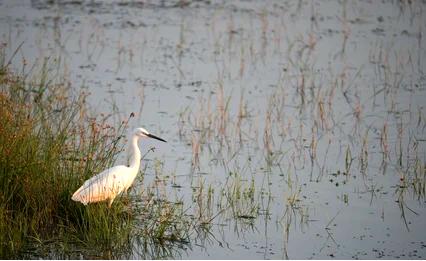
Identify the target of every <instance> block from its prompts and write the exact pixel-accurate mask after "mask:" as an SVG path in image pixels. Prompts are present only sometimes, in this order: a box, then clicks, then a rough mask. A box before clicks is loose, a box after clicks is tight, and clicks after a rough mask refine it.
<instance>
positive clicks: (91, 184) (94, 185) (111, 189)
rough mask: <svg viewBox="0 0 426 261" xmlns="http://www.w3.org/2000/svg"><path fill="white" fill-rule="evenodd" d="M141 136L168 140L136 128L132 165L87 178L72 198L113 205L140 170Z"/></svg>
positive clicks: (132, 139) (85, 201) (133, 140)
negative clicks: (105, 202)
mask: <svg viewBox="0 0 426 261" xmlns="http://www.w3.org/2000/svg"><path fill="white" fill-rule="evenodd" d="M140 138H154V139H157V140H160V141H163V142H166V141H165V140H163V139H162V138H159V137H157V136H155V135H152V134H150V133H149V132H148V131H147V130H145V129H144V128H137V129H135V131H134V132H133V135H132V138H131V140H130V142H131V151H132V157H131V161H130V166H129V167H127V166H124V165H119V166H115V167H112V168H109V169H107V170H104V171H102V172H101V173H99V174H98V175H96V176H94V177H92V178H90V179H88V180H86V181H85V182H84V184H83V185H82V186H81V187H80V188H79V189H77V191H76V192H75V193H74V194H73V195H72V198H71V199H72V200H74V201H79V202H81V203H83V204H84V205H87V204H88V203H93V202H99V201H106V200H108V206H109V207H111V205H112V202H113V201H114V199H115V197H116V196H117V195H118V194H120V193H121V192H123V191H124V192H125V193H126V192H127V190H128V189H129V187H130V186H131V185H132V184H133V181H134V180H135V178H136V175H137V174H138V172H139V167H140V162H141V152H140V150H139V146H138V141H139V139H140Z"/></svg>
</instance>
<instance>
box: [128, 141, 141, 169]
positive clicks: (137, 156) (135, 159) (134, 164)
mask: <svg viewBox="0 0 426 261" xmlns="http://www.w3.org/2000/svg"><path fill="white" fill-rule="evenodd" d="M138 141H139V137H138V136H137V135H133V137H132V144H131V147H132V148H131V149H132V150H133V153H132V158H131V159H130V168H132V169H134V171H135V172H136V173H137V172H138V170H139V166H140V165H141V151H140V150H139V146H138Z"/></svg>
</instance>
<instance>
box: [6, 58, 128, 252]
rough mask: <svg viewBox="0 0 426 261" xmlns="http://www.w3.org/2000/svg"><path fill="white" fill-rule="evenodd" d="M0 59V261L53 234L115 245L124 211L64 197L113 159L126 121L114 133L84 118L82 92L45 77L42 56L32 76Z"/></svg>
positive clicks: (99, 120) (102, 121) (100, 120)
mask: <svg viewBox="0 0 426 261" xmlns="http://www.w3.org/2000/svg"><path fill="white" fill-rule="evenodd" d="M1 60H2V61H3V64H1V68H0V105H1V106H0V126H1V127H0V150H1V154H0V155H1V156H0V168H1V174H2V175H0V186H1V191H2V193H1V194H0V217H1V222H0V242H1V243H0V256H1V257H3V258H8V257H19V256H20V254H21V253H22V251H23V249H24V248H25V246H26V245H27V241H28V240H29V239H33V240H36V241H39V242H43V241H45V240H47V239H51V238H54V237H61V236H63V235H61V232H60V231H66V232H67V235H68V236H69V235H74V236H71V237H70V238H69V239H71V238H75V239H78V240H80V241H81V242H84V243H85V244H93V245H96V244H98V245H99V244H100V243H102V244H104V243H105V244H109V243H111V242H113V241H115V240H113V238H114V237H115V235H117V234H118V233H117V230H119V229H121V228H122V225H123V224H128V223H129V222H130V215H129V213H127V212H126V211H125V210H124V206H123V205H122V204H121V203H117V205H118V206H117V207H115V208H113V209H106V207H105V205H103V204H99V205H95V206H89V207H84V206H83V205H81V204H79V203H76V202H73V201H71V195H72V193H73V192H74V191H75V190H76V189H77V188H78V187H79V186H80V185H81V184H82V183H83V182H84V180H86V179H87V178H89V177H91V176H93V175H95V174H97V173H98V172H100V171H101V170H103V169H104V168H106V167H109V166H111V165H112V164H113V163H114V162H115V159H116V156H117V154H118V153H119V152H120V151H121V149H122V145H121V139H122V137H123V135H122V134H123V131H124V130H125V129H126V124H125V123H124V124H121V125H120V126H118V127H117V128H114V127H112V126H110V125H109V124H108V119H109V117H110V116H111V115H107V116H103V117H94V116H93V115H89V114H88V111H89V109H88V107H87V105H86V103H85V100H86V94H84V93H81V94H79V95H77V96H73V95H72V94H71V91H70V88H69V85H68V83H67V81H66V80H65V79H58V77H57V76H52V75H50V73H51V71H52V70H51V68H49V61H48V59H46V60H45V62H44V63H43V65H42V69H41V71H40V72H38V73H33V75H31V76H29V75H21V74H16V73H14V72H12V71H11V70H10V68H9V66H8V65H9V64H10V63H5V62H4V61H5V59H4V58H2V59H1ZM123 222H124V223H123ZM58 231H59V232H58ZM121 234H122V233H121ZM102 244H101V245H102Z"/></svg>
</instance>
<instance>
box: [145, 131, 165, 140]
mask: <svg viewBox="0 0 426 261" xmlns="http://www.w3.org/2000/svg"><path fill="white" fill-rule="evenodd" d="M146 136H147V137H150V138H153V139H156V140H161V141H162V142H167V141H165V140H163V139H162V138H159V137H157V136H155V135H152V134H151V133H149V134H146Z"/></svg>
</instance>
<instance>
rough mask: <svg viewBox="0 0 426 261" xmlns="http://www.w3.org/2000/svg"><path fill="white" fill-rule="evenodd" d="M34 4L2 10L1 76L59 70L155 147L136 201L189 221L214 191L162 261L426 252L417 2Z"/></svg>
mask: <svg viewBox="0 0 426 261" xmlns="http://www.w3.org/2000/svg"><path fill="white" fill-rule="evenodd" d="M47 2H49V1H35V0H34V1H1V2H0V40H1V41H2V42H7V43H11V44H9V46H8V47H7V51H8V53H9V54H10V55H11V54H12V53H13V52H14V50H15V49H16V48H17V46H19V44H21V43H22V42H23V45H22V47H21V49H20V50H19V51H18V53H17V56H16V57H15V59H14V61H13V62H14V63H13V65H14V66H15V68H21V67H22V61H23V59H25V61H26V62H27V63H28V64H29V65H28V66H27V68H28V69H29V67H30V65H32V64H34V63H42V61H43V59H45V58H46V57H50V59H51V61H53V60H54V59H56V60H57V61H59V62H60V64H61V65H62V66H61V73H63V74H65V75H66V77H67V78H68V79H69V81H70V83H71V85H72V86H73V90H75V91H76V92H78V91H80V90H83V91H85V92H89V93H91V95H90V96H89V100H90V104H91V106H92V108H93V110H94V111H96V112H98V113H104V114H110V113H115V115H119V117H121V118H122V119H124V118H127V116H128V115H129V114H130V113H131V112H135V113H136V117H135V119H134V120H132V121H131V122H130V124H131V127H138V126H144V127H146V128H147V129H148V130H150V131H151V132H152V133H154V134H158V135H159V136H160V137H163V138H165V139H166V140H168V143H167V144H158V143H156V142H150V141H144V142H142V146H143V150H147V149H148V148H150V147H152V146H155V147H156V150H155V152H154V153H149V154H148V156H147V157H146V158H145V160H144V162H143V164H145V167H146V169H145V175H144V179H143V180H142V179H140V180H139V184H137V185H136V186H135V189H134V190H133V194H132V195H133V197H139V196H140V195H141V194H143V193H144V192H143V191H144V189H143V188H148V187H151V188H155V189H156V190H157V191H158V197H160V198H163V199H166V200H170V201H183V204H184V206H186V207H187V208H188V214H189V215H193V216H194V217H197V216H198V215H199V214H200V213H201V212H202V211H201V209H203V208H202V207H200V204H201V203H200V202H201V199H200V198H198V196H197V195H204V194H205V191H206V190H207V189H208V187H211V188H213V189H214V190H213V192H212V193H213V199H214V203H213V204H211V205H210V206H209V207H207V209H209V210H210V211H211V213H210V217H212V221H211V227H210V231H209V233H207V234H203V233H202V232H201V231H195V232H194V233H192V238H191V240H190V242H189V243H188V244H184V245H181V246H177V247H174V248H173V249H171V250H170V253H169V254H167V255H165V256H164V257H173V258H187V259H195V258H196V259H222V258H226V259H264V258H265V259H283V258H295V259H299V258H303V259H310V258H315V259H324V258H340V259H345V258H382V257H383V258H387V259H394V258H404V259H411V258H419V259H424V258H425V257H426V236H425V235H426V230H425V228H426V219H425V214H426V210H425V206H426V205H425V192H424V189H425V183H426V170H425V158H426V155H425V149H426V147H425V140H426V137H425V127H426V109H425V102H424V101H425V100H426V92H425V87H426V75H425V69H426V65H425V60H424V58H425V57H426V48H425V47H426V44H425V35H426V34H425V33H426V26H425V25H426V15H425V14H424V12H425V10H426V3H425V2H424V1H413V2H415V3H412V4H408V3H402V2H400V1H371V2H370V1H313V2H312V1H267V2H265V1H250V0H249V1H242V0H241V1H181V2H168V1H82V2H80V1H58V3H56V4H49V3H47ZM117 113H118V114H117ZM120 160H121V161H125V156H123V157H122V158H121V159H120ZM252 184H254V185H252ZM238 186H240V189H241V191H245V192H247V193H246V194H247V195H249V194H250V188H251V186H253V187H254V191H251V192H252V194H250V195H251V196H247V198H244V197H243V198H240V199H236V200H235V202H234V201H233V204H234V208H232V207H227V208H226V210H223V209H221V206H222V207H223V206H224V205H226V204H227V202H229V199H228V200H227V197H226V195H228V196H229V195H230V194H229V192H230V191H233V190H234V189H236V188H237V187H238ZM203 191H204V192H203ZM203 193H204V194H203ZM227 193H228V194H227ZM224 195H225V196H224ZM204 209H205V208H204ZM205 212H207V211H205ZM205 212H204V213H205ZM132 249H133V251H132V253H131V254H130V256H129V255H123V257H124V258H129V257H130V258H141V257H142V258H143V257H151V258H152V257H158V256H156V254H155V253H154V254H152V253H141V248H140V246H138V244H137V243H135V244H134V246H133V247H132ZM76 251H77V252H81V251H79V250H76ZM142 252H143V251H142ZM84 256H85V254H84V251H83V254H82V256H81V257H84ZM114 256H120V254H116V255H114ZM77 257H78V256H77Z"/></svg>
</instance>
